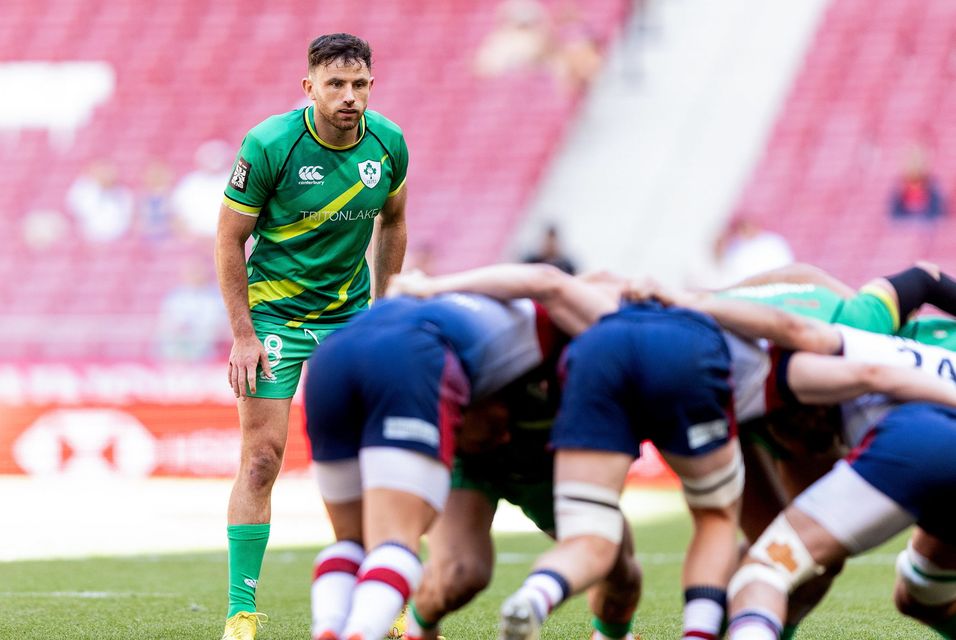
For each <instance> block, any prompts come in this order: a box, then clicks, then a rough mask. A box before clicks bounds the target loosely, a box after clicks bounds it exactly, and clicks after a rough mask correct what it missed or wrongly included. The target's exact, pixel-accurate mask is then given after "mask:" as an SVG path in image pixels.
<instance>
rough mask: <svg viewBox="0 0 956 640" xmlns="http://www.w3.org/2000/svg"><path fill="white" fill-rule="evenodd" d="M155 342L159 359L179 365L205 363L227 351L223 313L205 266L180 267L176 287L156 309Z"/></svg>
mask: <svg viewBox="0 0 956 640" xmlns="http://www.w3.org/2000/svg"><path fill="white" fill-rule="evenodd" d="M156 339H157V345H156V346H157V351H158V354H159V356H160V357H161V358H162V359H164V360H174V361H179V362H200V361H203V360H209V359H211V358H214V357H216V356H217V355H219V352H220V351H221V350H224V349H226V348H227V347H228V344H229V343H230V342H231V340H232V339H231V336H230V333H229V324H228V322H227V319H226V311H225V308H224V307H223V305H222V297H221V296H220V295H219V288H218V287H217V286H216V282H215V280H214V279H213V277H212V269H211V267H210V266H209V265H206V264H205V263H203V262H200V261H199V260H196V259H193V260H192V261H189V262H187V263H186V264H185V265H184V267H183V269H182V272H181V275H180V284H179V285H177V286H176V287H174V288H173V289H172V290H170V291H169V293H167V294H166V297H165V298H164V299H163V302H162V305H161V306H160V309H159V318H158V320H157V335H156Z"/></svg>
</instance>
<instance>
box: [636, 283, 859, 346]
mask: <svg viewBox="0 0 956 640" xmlns="http://www.w3.org/2000/svg"><path fill="white" fill-rule="evenodd" d="M635 296H636V297H639V298H647V297H651V298H654V299H657V300H659V301H660V302H661V303H663V304H665V305H677V306H682V307H687V308H689V309H694V310H696V311H700V312H701V313H706V314H707V315H709V316H710V317H712V318H713V319H714V320H715V321H716V322H717V324H719V325H720V326H722V327H723V328H725V329H727V330H729V331H733V332H734V333H736V334H738V335H741V336H743V337H746V338H766V339H768V340H770V341H771V342H773V343H774V344H776V345H777V346H778V347H780V348H782V349H788V350H792V351H809V352H812V353H822V354H834V353H839V352H840V349H841V348H842V346H843V338H842V337H841V335H840V332H839V331H838V330H837V329H836V328H835V327H833V326H831V325H829V324H827V323H825V322H820V321H819V320H815V319H813V318H806V317H803V316H798V315H796V314H793V313H787V312H786V311H783V310H781V309H776V308H774V307H771V306H769V305H764V304H760V303H757V302H751V301H749V300H742V299H739V298H724V297H721V296H717V295H714V294H712V293H710V292H687V291H679V290H673V291H672V290H668V289H666V288H664V287H660V286H656V287H655V288H653V289H651V290H649V289H642V290H641V291H637V292H636V293H635V292H634V290H633V289H632V291H631V292H629V294H628V297H635Z"/></svg>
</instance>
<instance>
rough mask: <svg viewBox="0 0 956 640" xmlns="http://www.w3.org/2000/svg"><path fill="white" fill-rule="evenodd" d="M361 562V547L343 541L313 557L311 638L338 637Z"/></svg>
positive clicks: (354, 543) (363, 553)
mask: <svg viewBox="0 0 956 640" xmlns="http://www.w3.org/2000/svg"><path fill="white" fill-rule="evenodd" d="M363 560H365V549H363V548H362V545H360V544H358V543H356V542H352V541H351V540H343V541H341V542H336V543H335V544H331V545H329V546H327V547H326V548H325V549H323V550H322V551H320V552H319V555H317V556H316V557H315V564H314V573H313V575H312V637H314V638H317V637H319V636H321V635H322V633H323V632H326V631H331V632H332V633H335V634H339V633H340V632H341V631H342V627H343V626H344V625H345V618H346V616H348V613H349V603H350V602H351V601H352V589H353V588H354V587H355V582H356V577H355V576H356V574H357V573H358V570H359V566H361V564H362V561H363Z"/></svg>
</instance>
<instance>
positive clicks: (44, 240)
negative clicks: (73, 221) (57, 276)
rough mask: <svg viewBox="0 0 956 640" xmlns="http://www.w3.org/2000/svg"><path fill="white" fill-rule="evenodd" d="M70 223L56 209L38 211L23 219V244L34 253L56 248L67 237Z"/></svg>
mask: <svg viewBox="0 0 956 640" xmlns="http://www.w3.org/2000/svg"><path fill="white" fill-rule="evenodd" d="M69 227H70V223H69V222H67V220H66V218H65V217H64V216H63V214H62V213H60V212H59V211H56V210H55V209H36V210H34V211H31V212H29V213H28V214H27V215H25V216H24V217H23V226H22V233H23V243H24V244H25V245H26V246H27V247H29V248H30V249H33V250H34V251H44V250H46V249H50V248H52V247H55V246H56V245H58V244H59V243H60V241H62V240H63V238H64V237H66V234H67V232H68V231H69Z"/></svg>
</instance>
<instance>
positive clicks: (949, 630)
mask: <svg viewBox="0 0 956 640" xmlns="http://www.w3.org/2000/svg"><path fill="white" fill-rule="evenodd" d="M933 631H935V632H936V633H938V634H939V635H941V636H943V637H944V638H946V640H953V639H954V638H956V617H953V618H950V619H949V620H947V621H946V622H944V623H942V624H938V625H936V626H934V627H933Z"/></svg>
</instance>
